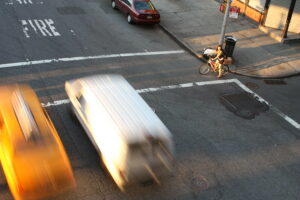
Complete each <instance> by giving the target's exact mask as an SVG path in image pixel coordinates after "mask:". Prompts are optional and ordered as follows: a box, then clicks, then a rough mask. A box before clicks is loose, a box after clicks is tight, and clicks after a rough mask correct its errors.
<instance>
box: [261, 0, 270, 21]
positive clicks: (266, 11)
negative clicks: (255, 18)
mask: <svg viewBox="0 0 300 200" xmlns="http://www.w3.org/2000/svg"><path fill="white" fill-rule="evenodd" d="M270 3H271V0H266V3H265V8H264V14H263V18H262V20H261V21H260V25H262V26H264V25H265V23H266V19H267V15H268V12H269V7H270Z"/></svg>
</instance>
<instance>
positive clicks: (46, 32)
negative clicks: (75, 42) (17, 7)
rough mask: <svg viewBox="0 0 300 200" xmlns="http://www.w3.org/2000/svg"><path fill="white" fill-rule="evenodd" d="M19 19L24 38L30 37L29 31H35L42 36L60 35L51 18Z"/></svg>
mask: <svg viewBox="0 0 300 200" xmlns="http://www.w3.org/2000/svg"><path fill="white" fill-rule="evenodd" d="M20 21H21V24H22V27H23V32H24V35H25V37H26V38H30V33H31V34H32V33H35V34H36V35H38V36H43V37H58V36H61V35H60V33H59V32H58V31H57V30H56V28H55V26H54V21H53V20H52V19H33V20H31V19H28V20H20Z"/></svg>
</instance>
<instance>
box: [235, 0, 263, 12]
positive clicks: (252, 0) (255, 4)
mask: <svg viewBox="0 0 300 200" xmlns="http://www.w3.org/2000/svg"><path fill="white" fill-rule="evenodd" d="M241 2H243V3H246V0H241ZM265 3H266V0H249V6H250V7H251V8H254V9H255V10H257V11H259V12H263V11H264V7H265Z"/></svg>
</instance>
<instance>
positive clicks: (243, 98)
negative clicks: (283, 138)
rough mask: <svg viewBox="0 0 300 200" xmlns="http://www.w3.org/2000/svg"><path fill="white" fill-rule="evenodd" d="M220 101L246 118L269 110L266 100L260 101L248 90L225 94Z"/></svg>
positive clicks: (231, 110) (236, 113) (252, 117)
mask: <svg viewBox="0 0 300 200" xmlns="http://www.w3.org/2000/svg"><path fill="white" fill-rule="evenodd" d="M220 101H221V103H222V104H223V105H224V106H225V107H226V108H227V109H228V110H229V111H230V112H233V113H234V114H235V115H237V116H239V117H242V118H245V119H254V118H255V116H256V115H259V114H260V113H262V112H266V111H267V110H269V106H268V105H267V104H266V103H265V102H260V101H259V100H258V99H257V98H255V97H254V96H253V95H252V94H250V93H247V92H242V93H237V94H224V95H222V96H221V97H220Z"/></svg>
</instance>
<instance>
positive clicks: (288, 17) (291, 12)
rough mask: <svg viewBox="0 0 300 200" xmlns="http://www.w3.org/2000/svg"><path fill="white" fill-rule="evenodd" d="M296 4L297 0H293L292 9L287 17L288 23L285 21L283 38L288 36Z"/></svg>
mask: <svg viewBox="0 0 300 200" xmlns="http://www.w3.org/2000/svg"><path fill="white" fill-rule="evenodd" d="M295 4H296V0H292V1H291V5H290V9H289V13H288V16H287V19H286V23H285V26H284V29H283V31H282V38H287V32H288V30H289V26H290V23H291V19H292V16H293V13H294V8H295Z"/></svg>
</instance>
